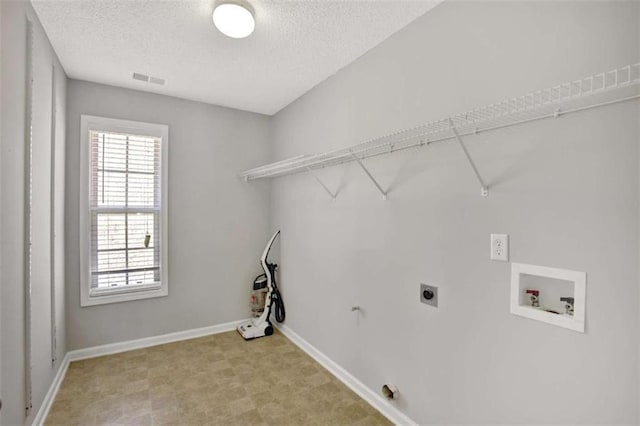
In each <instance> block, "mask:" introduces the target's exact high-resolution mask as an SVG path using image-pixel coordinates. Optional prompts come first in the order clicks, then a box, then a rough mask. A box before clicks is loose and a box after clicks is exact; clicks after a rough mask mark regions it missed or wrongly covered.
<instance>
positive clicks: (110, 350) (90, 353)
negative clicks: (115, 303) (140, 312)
mask: <svg viewBox="0 0 640 426" xmlns="http://www.w3.org/2000/svg"><path fill="white" fill-rule="evenodd" d="M240 322H242V321H232V322H226V323H224V324H218V325H212V326H209V327H202V328H194V329H191V330H185V331H178V332H175V333H169V334H162V335H160V336H152V337H145V338H142V339H135V340H127V341H125V342H118V343H110V344H108V345H102V346H93V347H91V348H84V349H76V350H73V351H69V352H68V353H67V355H68V356H69V361H79V360H81V359H89V358H95V357H98V356H103V355H112V354H117V353H120V352H127V351H132V350H134V349H142V348H148V347H150V346H157V345H162V344H164V343H172V342H179V341H181V340H188V339H195V338H198V337H203V336H209V335H211V334H218V333H224V332H227V331H232V330H235V329H236V326H237V325H238V324H240Z"/></svg>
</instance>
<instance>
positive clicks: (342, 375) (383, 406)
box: [32, 321, 417, 426]
mask: <svg viewBox="0 0 640 426" xmlns="http://www.w3.org/2000/svg"><path fill="white" fill-rule="evenodd" d="M240 322H241V321H232V322H227V323H224V324H218V325H213V326H210V327H202V328H195V329H191V330H185V331H178V332H176V333H169V334H163V335H160V336H153V337H145V338H143V339H136V340H129V341H126V342H118V343H111V344H108V345H102V346H94V347H91V348H85V349H77V350H74V351H69V352H67V354H66V355H65V356H64V358H63V360H62V362H61V363H60V366H59V367H58V372H57V373H56V375H55V377H54V379H53V382H52V383H51V386H50V387H49V390H48V391H47V394H46V395H45V398H44V401H43V402H42V405H41V406H40V409H39V410H38V412H37V413H36V416H35V417H34V420H33V423H32V424H33V425H37V426H40V425H42V424H43V423H44V421H45V419H46V418H47V415H48V414H49V410H50V409H51V406H52V405H53V401H54V400H55V397H56V394H57V393H58V390H59V389H60V385H61V384H62V381H63V379H64V376H65V374H66V373H67V369H68V367H69V363H70V362H71V361H79V360H82V359H88V358H95V357H98V356H103V355H111V354H116V353H120V352H126V351H131V350H134V349H142V348H148V347H151V346H156V345H162V344H164V343H172V342H179V341H181V340H188V339H195V338H198V337H203V336H209V335H212V334H218V333H224V332H227V331H232V330H235V329H236V326H237V325H238V324H239V323H240ZM278 329H279V330H280V331H281V332H282V334H284V335H285V336H286V337H287V338H288V339H289V340H291V341H292V342H293V343H294V344H295V345H297V346H298V347H299V348H300V349H302V350H303V351H304V352H306V353H307V354H308V355H309V356H311V358H313V359H315V360H316V361H317V362H318V363H319V364H320V365H322V366H323V367H324V368H326V369H327V370H329V372H330V373H331V374H333V375H334V376H336V377H337V378H338V379H339V380H340V381H341V382H342V383H344V384H345V385H346V386H347V387H348V388H349V389H351V390H352V391H354V392H355V393H356V394H357V395H358V396H360V397H361V398H362V399H364V400H365V401H367V402H368V403H369V404H371V405H372V406H373V407H375V408H376V409H377V410H378V411H380V413H382V414H383V415H384V416H385V417H386V418H388V419H389V420H390V421H392V422H393V423H395V424H397V425H416V424H417V423H416V422H414V421H413V420H411V419H410V418H409V417H408V416H407V415H405V414H404V413H402V412H401V411H400V410H398V409H397V408H396V407H394V406H393V405H391V404H390V403H389V402H388V401H387V400H385V399H384V398H383V397H382V396H380V395H378V394H377V393H375V392H374V391H372V390H371V389H369V388H368V387H367V386H365V385H364V384H363V383H362V382H360V381H359V380H358V379H356V378H355V377H353V376H352V375H351V374H349V372H347V371H346V370H345V369H344V368H342V367H340V366H339V365H338V364H336V363H335V362H334V361H333V360H332V359H331V358H329V357H327V356H326V355H325V354H323V353H322V352H320V351H319V350H318V349H316V348H315V347H314V346H312V345H311V344H310V343H309V342H307V341H306V340H304V339H303V338H302V337H300V336H299V335H298V334H296V333H295V332H294V331H292V330H291V329H290V328H289V327H287V326H284V325H280V326H278Z"/></svg>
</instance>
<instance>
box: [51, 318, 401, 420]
mask: <svg viewBox="0 0 640 426" xmlns="http://www.w3.org/2000/svg"><path fill="white" fill-rule="evenodd" d="M45 424H47V425H72V424H78V425H92V424H113V425H116V424H153V425H159V424H175V425H205V424H219V425H329V424H330V425H333V426H336V425H387V424H390V423H389V422H388V421H387V420H386V418H385V417H383V416H382V415H381V414H380V413H379V412H378V411H376V410H375V409H374V408H373V407H371V406H370V405H368V404H367V403H366V402H365V401H364V400H362V399H361V398H360V397H358V396H357V395H356V394H355V393H353V392H352V391H350V390H349V389H348V388H347V387H346V386H344V385H343V384H342V383H341V382H340V381H338V380H337V379H336V378H335V377H333V376H332V375H331V374H330V373H329V372H328V371H327V370H325V369H324V368H323V367H322V366H320V365H319V364H318V363H316V362H315V361H314V360H313V359H312V358H310V357H309V356H308V355H307V354H305V353H304V352H302V351H301V350H300V349H298V347H296V346H295V345H294V344H293V343H291V342H290V341H289V340H288V339H287V338H286V337H284V336H283V335H282V334H280V333H278V332H276V334H274V335H273V336H270V337H265V338H261V339H256V340H251V341H248V342H245V341H244V340H243V339H242V337H240V335H239V334H238V333H237V332H235V331H233V332H229V333H223V334H216V335H213V336H207V337H202V338H199V339H193V340H187V341H183V342H177V343H170V344H166V345H161V346H155V347H152V348H146V349H139V350H135V351H130V352H125V353H121V354H116V355H108V356H104V357H100V358H93V359H88V360H84V361H77V362H73V363H71V365H70V366H69V370H68V372H67V375H66V377H65V379H64V382H63V383H62V386H61V387H60V391H59V392H58V395H57V397H56V399H55V402H54V404H53V406H52V408H51V411H50V412H49V416H48V417H47V420H46V422H45Z"/></svg>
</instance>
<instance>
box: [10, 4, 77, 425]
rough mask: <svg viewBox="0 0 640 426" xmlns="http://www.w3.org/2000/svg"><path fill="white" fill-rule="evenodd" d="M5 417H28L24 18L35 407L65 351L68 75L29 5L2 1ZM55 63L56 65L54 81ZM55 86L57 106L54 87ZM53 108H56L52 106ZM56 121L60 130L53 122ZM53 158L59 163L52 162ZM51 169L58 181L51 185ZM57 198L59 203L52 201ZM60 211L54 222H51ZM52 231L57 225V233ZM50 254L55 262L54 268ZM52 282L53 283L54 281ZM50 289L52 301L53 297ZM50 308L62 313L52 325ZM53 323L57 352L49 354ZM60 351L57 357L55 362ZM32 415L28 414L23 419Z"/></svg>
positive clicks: (14, 419)
mask: <svg viewBox="0 0 640 426" xmlns="http://www.w3.org/2000/svg"><path fill="white" fill-rule="evenodd" d="M0 7H1V8H2V21H1V23H2V25H1V27H2V48H1V51H2V83H1V84H2V140H1V143H2V151H1V159H2V163H1V164H2V166H1V169H0V170H1V179H0V180H1V185H2V187H1V190H0V192H1V195H2V198H1V204H2V222H1V226H0V229H1V231H2V247H1V250H2V251H1V253H0V254H1V256H0V257H1V258H2V266H3V268H2V271H1V273H2V277H1V279H2V306H1V310H2V331H1V335H0V337H1V343H2V357H1V358H2V364H1V370H2V379H1V380H2V401H3V407H2V423H3V424H7V425H14V424H15V425H17V424H23V423H24V422H25V386H26V379H25V347H26V342H25V336H26V330H25V327H26V318H25V262H26V261H27V259H26V257H25V256H24V253H25V247H26V246H25V220H27V219H28V218H27V217H25V204H26V196H27V194H28V192H27V191H28V182H27V180H26V176H27V169H26V164H27V163H26V161H25V153H26V144H25V141H26V131H27V126H26V124H25V100H26V90H25V89H26V58H27V44H26V40H27V38H26V31H27V19H28V20H30V21H32V22H33V28H34V37H33V50H32V52H33V56H32V57H33V69H34V73H33V95H32V105H33V118H32V128H31V131H32V146H33V148H32V152H33V160H32V161H33V168H32V182H33V183H32V185H33V192H32V201H31V208H32V219H31V223H32V230H33V232H32V239H31V253H32V262H31V302H32V313H31V315H30V321H31V330H30V336H31V338H30V344H31V374H32V377H31V384H32V401H33V410H32V413H35V412H37V410H38V409H39V408H40V406H41V404H42V401H43V398H44V395H45V393H46V391H47V390H48V388H49V385H50V384H51V381H52V379H53V376H54V375H55V373H56V371H57V369H58V367H59V365H60V361H61V360H62V357H63V356H64V353H65V352H66V342H65V328H66V327H65V323H64V316H63V315H60V314H59V313H63V312H64V299H63V298H62V297H61V296H62V295H64V269H63V265H64V250H63V247H64V239H63V237H64V233H63V232H62V222H61V221H60V220H59V218H63V217H64V203H63V202H62V201H63V199H64V184H63V183H64V179H63V177H64V175H63V174H62V173H60V172H61V171H62V170H63V168H64V163H61V162H60V160H61V159H62V158H63V155H64V151H65V150H64V143H65V92H66V87H65V85H66V75H65V74H64V70H63V69H62V67H61V66H60V63H59V61H58V59H57V57H56V55H55V53H54V52H53V49H52V48H51V45H50V44H49V41H48V39H47V36H46V34H45V33H44V30H43V29H42V26H41V25H40V23H39V21H38V19H37V17H36V15H35V13H34V11H33V9H32V7H31V5H30V3H29V2H26V1H14V2H2V3H1V6H0ZM52 67H54V68H55V69H56V77H55V81H54V80H53V79H52ZM53 90H55V91H56V93H57V95H56V97H57V99H56V104H57V105H56V107H55V108H54V105H53V103H52V93H53ZM54 109H55V112H54ZM54 122H55V136H53V135H52V133H53V126H52V123H54ZM54 162H55V166H54V165H53V163H54ZM52 167H54V169H55V170H56V172H55V174H56V180H55V182H56V185H55V186H53V187H52V179H51V177H52ZM52 200H55V203H54V204H52ZM54 210H55V215H54V216H55V218H56V220H53V221H52V212H53V211H54ZM52 231H55V237H54V234H53V232H52ZM52 254H53V257H54V258H55V268H52V264H51V262H52V260H51V259H52ZM52 284H53V285H52ZM52 288H53V290H54V291H55V295H56V296H55V300H54V301H53V303H52ZM52 306H55V309H56V311H57V312H58V315H57V317H56V319H55V324H52V313H51V312H52ZM54 325H55V333H56V334H55V339H56V341H57V350H56V353H52V352H51V351H52V347H51V342H52V338H53V336H52V330H53V328H54ZM53 357H55V358H56V359H57V362H55V363H52V358H53ZM26 420H27V421H30V419H26Z"/></svg>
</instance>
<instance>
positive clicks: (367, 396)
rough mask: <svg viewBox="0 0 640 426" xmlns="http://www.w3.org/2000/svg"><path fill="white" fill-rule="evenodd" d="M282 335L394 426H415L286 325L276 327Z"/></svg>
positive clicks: (404, 415)
mask: <svg viewBox="0 0 640 426" xmlns="http://www.w3.org/2000/svg"><path fill="white" fill-rule="evenodd" d="M276 327H277V328H278V330H280V332H282V334H284V335H285V336H286V337H287V338H288V339H289V340H291V341H292V342H293V343H294V344H295V345H296V346H298V347H299V348H300V349H302V350H303V351H304V352H305V353H306V354H307V355H309V356H310V357H311V358H313V359H314V360H316V361H317V362H318V363H319V364H320V365H322V366H323V367H324V368H326V369H327V370H329V372H330V373H331V374H333V375H334V376H335V377H336V378H337V379H338V380H340V381H341V382H342V383H344V384H345V385H346V386H347V387H348V388H349V389H351V390H352V391H353V392H355V393H356V394H357V395H358V396H359V397H360V398H362V399H364V400H365V401H367V402H368V403H369V404H371V406H373V407H374V408H375V409H377V410H378V411H380V413H381V414H382V415H383V416H385V417H386V418H387V419H389V420H390V421H391V422H393V423H394V424H396V425H411V426H414V425H417V424H418V423H416V422H415V421H414V420H412V419H411V418H410V417H409V416H407V415H406V414H404V413H403V412H402V411H400V410H399V409H397V408H396V407H394V406H393V405H391V404H390V403H389V402H388V401H387V400H385V399H384V398H383V397H382V396H381V395H378V394H377V393H376V392H374V391H372V390H371V389H369V388H368V387H367V386H366V385H365V384H364V383H362V382H361V381H359V380H358V379H356V378H355V377H354V376H352V375H351V374H350V373H349V372H348V371H347V370H345V369H344V368H342V367H341V366H340V365H338V364H337V363H336V362H335V361H333V360H332V359H331V358H329V357H328V356H326V355H325V354H323V353H322V352H320V351H319V350H318V349H317V348H315V347H314V346H313V345H311V344H310V343H309V342H307V341H306V340H304V339H303V338H302V337H300V336H299V335H298V334H297V333H295V332H294V331H293V330H291V329H290V328H289V327H287V326H286V325H277V326H276Z"/></svg>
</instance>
